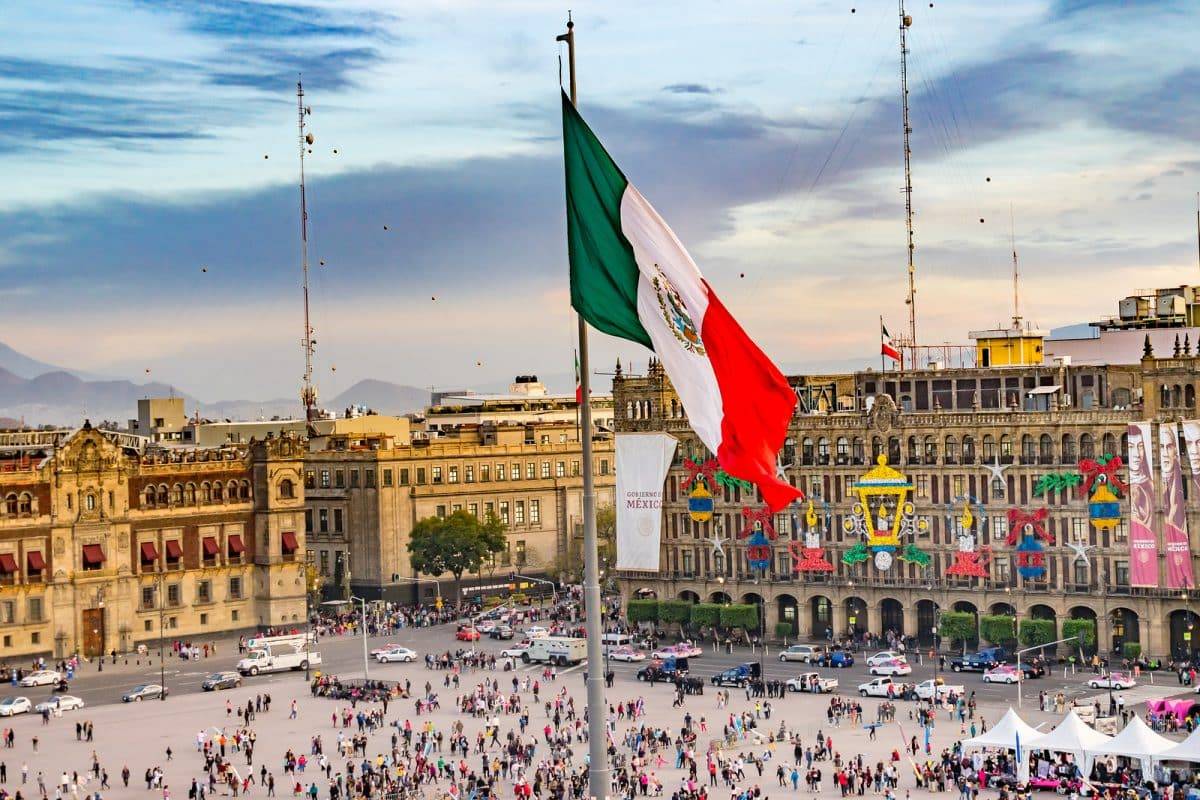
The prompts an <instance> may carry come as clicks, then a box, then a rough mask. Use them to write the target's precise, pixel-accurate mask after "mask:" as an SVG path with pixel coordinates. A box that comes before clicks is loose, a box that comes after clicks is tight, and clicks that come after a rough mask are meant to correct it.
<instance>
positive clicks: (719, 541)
mask: <svg viewBox="0 0 1200 800" xmlns="http://www.w3.org/2000/svg"><path fill="white" fill-rule="evenodd" d="M707 541H708V543H709V544H710V545H712V551H713V555H714V556H715V555H720V556H721V557H722V558H723V557H724V556H725V543H726V542H728V541H729V537H728V536H721V535H720V534H717V533H714V534H713V535H712V536H710V537H708V539H707Z"/></svg>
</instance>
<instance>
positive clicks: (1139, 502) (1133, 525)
mask: <svg viewBox="0 0 1200 800" xmlns="http://www.w3.org/2000/svg"><path fill="white" fill-rule="evenodd" d="M1128 433H1129V585H1130V586H1142V587H1154V588H1157V587H1158V541H1157V540H1156V538H1155V536H1154V462H1153V461H1152V460H1151V453H1152V452H1153V446H1154V442H1153V440H1152V439H1151V425H1150V423H1149V422H1132V423H1130V424H1129V427H1128Z"/></svg>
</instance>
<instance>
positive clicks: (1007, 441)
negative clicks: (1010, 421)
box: [1000, 433, 1013, 464]
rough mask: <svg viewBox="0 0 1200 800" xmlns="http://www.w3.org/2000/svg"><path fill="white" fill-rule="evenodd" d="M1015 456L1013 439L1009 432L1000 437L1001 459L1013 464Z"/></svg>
mask: <svg viewBox="0 0 1200 800" xmlns="http://www.w3.org/2000/svg"><path fill="white" fill-rule="evenodd" d="M1012 457H1013V440H1012V437H1011V436H1009V435H1008V434H1007V433H1006V434H1003V435H1002V436H1001V437H1000V460H1001V461H1003V462H1004V463H1005V464H1011V463H1012Z"/></svg>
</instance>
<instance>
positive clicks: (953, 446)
mask: <svg viewBox="0 0 1200 800" xmlns="http://www.w3.org/2000/svg"><path fill="white" fill-rule="evenodd" d="M943 453H944V454H945V456H946V463H947V464H957V463H958V439H955V438H954V437H953V436H947V437H946V449H945V450H944V451H943Z"/></svg>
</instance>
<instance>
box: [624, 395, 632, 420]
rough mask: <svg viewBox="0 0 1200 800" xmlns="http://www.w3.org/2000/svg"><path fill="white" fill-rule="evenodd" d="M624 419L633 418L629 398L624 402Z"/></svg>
mask: <svg viewBox="0 0 1200 800" xmlns="http://www.w3.org/2000/svg"><path fill="white" fill-rule="evenodd" d="M625 419H633V401H632V400H630V401H629V402H627V403H626V404H625Z"/></svg>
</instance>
